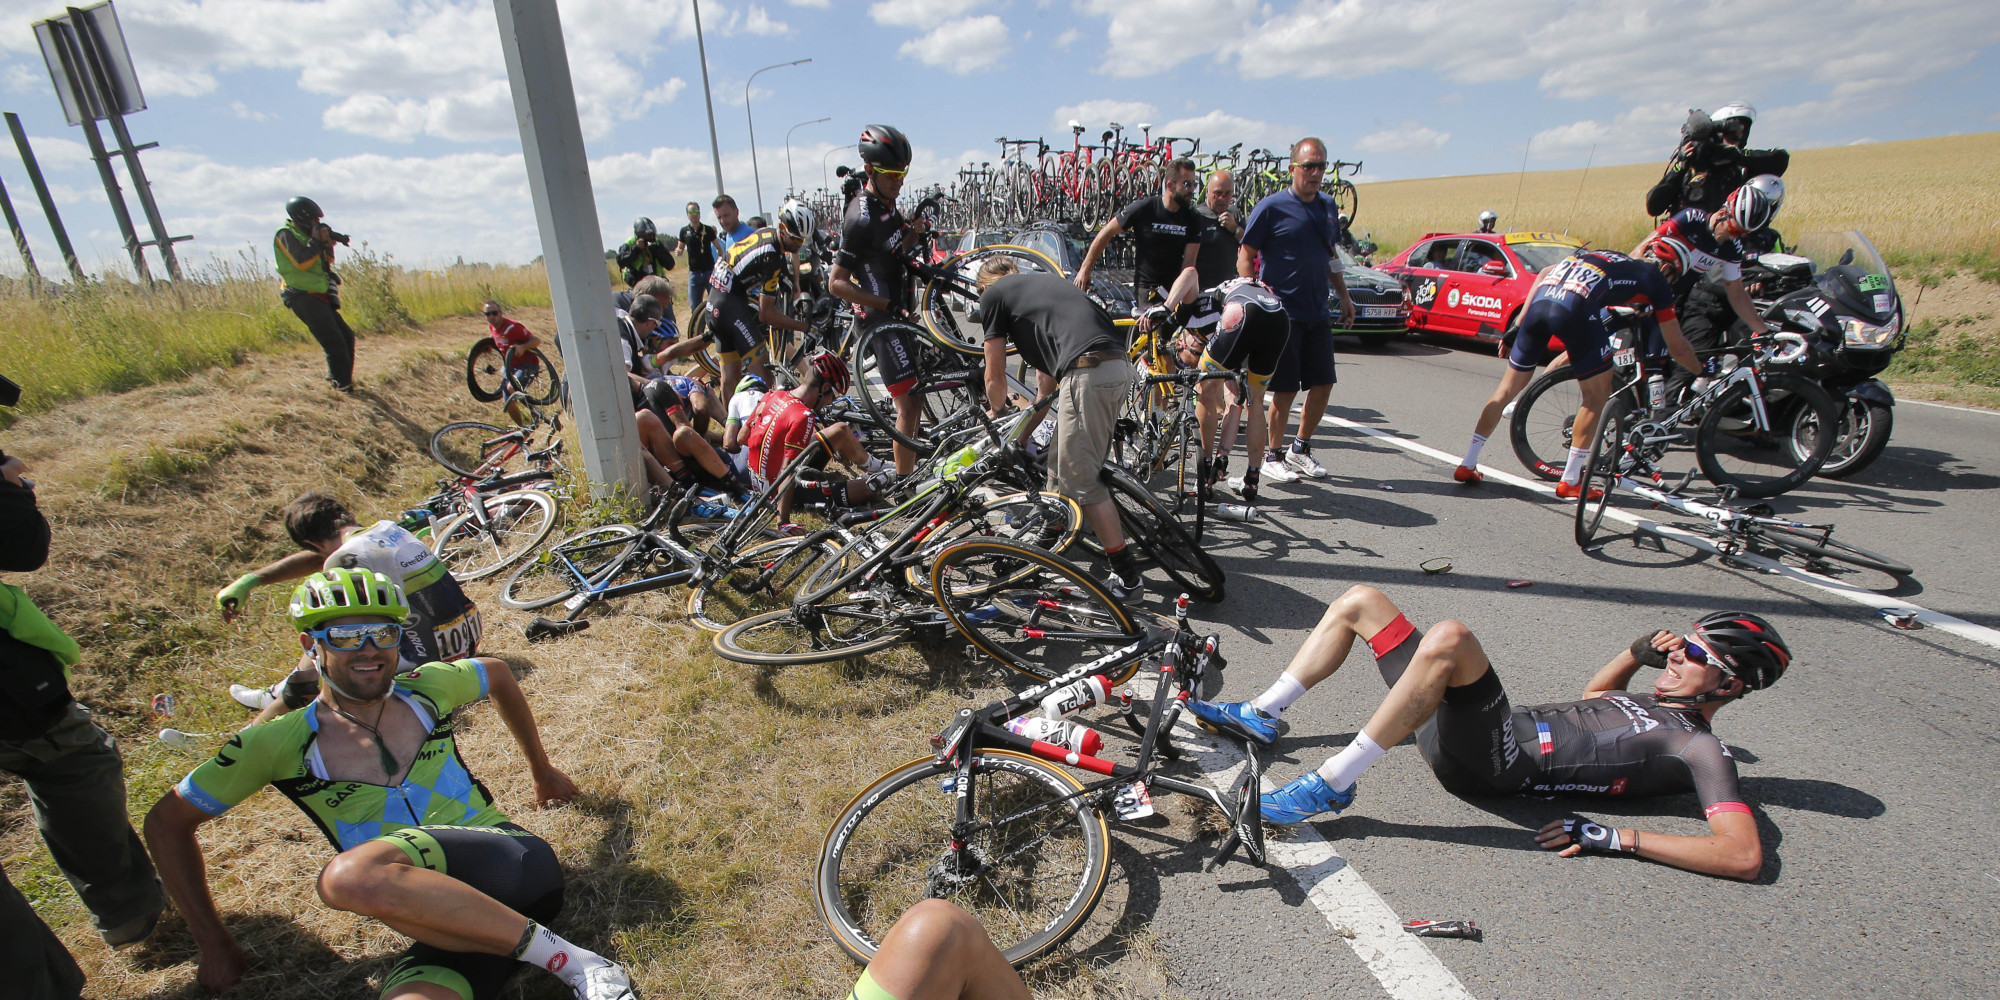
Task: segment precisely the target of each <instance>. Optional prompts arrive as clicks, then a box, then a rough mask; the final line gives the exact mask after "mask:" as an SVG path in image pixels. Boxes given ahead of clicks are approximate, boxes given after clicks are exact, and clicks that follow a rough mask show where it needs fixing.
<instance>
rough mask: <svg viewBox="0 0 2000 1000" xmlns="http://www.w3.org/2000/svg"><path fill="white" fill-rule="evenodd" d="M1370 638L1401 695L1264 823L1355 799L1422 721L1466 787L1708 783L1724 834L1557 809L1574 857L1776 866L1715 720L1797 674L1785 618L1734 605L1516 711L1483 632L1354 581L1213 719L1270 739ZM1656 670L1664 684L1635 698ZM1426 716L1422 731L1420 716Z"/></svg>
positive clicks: (1268, 799) (1749, 871) (1734, 868)
mask: <svg viewBox="0 0 2000 1000" xmlns="http://www.w3.org/2000/svg"><path fill="white" fill-rule="evenodd" d="M1356 636H1360V637H1361V638H1362V639H1363V640H1365V641H1366V642H1367V643H1368V647H1369V649H1370V650H1371V651H1373V652H1374V654H1375V665H1376V666H1377V667H1378V668H1380V669H1381V671H1382V679H1383V681H1384V682H1386V683H1387V684H1388V685H1389V696H1388V697H1386V698H1384V699H1383V700H1382V704H1381V707H1379V708H1377V709H1376V710H1375V714H1374V716H1373V717H1371V718H1370V719H1369V720H1368V725H1367V726H1366V727H1364V728H1363V729H1362V731H1361V732H1360V733H1359V734H1358V735H1356V736H1355V737H1354V742H1352V743H1350V744H1348V745H1347V748H1346V749H1344V750H1342V751H1341V752H1340V753H1338V754H1336V755H1334V756H1333V757H1331V758H1329V759H1328V760H1327V762H1326V763H1325V764H1323V765H1321V766H1320V768H1319V770H1317V771H1312V772H1309V773H1307V774H1306V775H1305V776H1304V777H1301V778H1299V779H1298V780H1296V781H1293V782H1292V783H1291V784H1289V785H1286V786H1285V787H1283V788H1280V789H1278V790H1277V791H1275V792H1272V793H1270V794H1268V795H1265V796H1264V797H1263V809H1264V818H1265V819H1267V820H1270V821H1272V822H1274V823H1298V822H1302V821H1304V820H1305V819H1307V818H1308V817H1311V816H1313V815H1315V814H1318V813H1322V812H1325V811H1327V810H1329V809H1330V810H1333V811H1335V812H1339V811H1341V810H1343V809H1345V808H1347V807H1348V806H1349V805H1350V804H1352V803H1353V802H1354V791H1355V784H1354V781H1355V778H1357V777H1359V776H1360V774H1361V772H1363V771H1365V770H1367V769H1368V766H1369V765H1370V764H1373V763H1374V762H1375V760H1376V759H1377V758H1379V757H1381V756H1382V754H1383V749H1384V748H1385V747H1392V746H1395V745H1396V744H1397V743H1399V742H1401V741H1402V739H1403V737H1405V736H1408V735H1410V734H1411V733H1412V732H1414V733H1416V736H1417V747H1418V749H1419V750H1421V751H1422V753H1423V755H1424V760H1426V761H1428V762H1429V763H1430V765H1431V770H1432V771H1434V772H1436V773H1437V777H1438V781H1439V783H1441V784H1443V785H1444V786H1445V788H1446V790H1448V791H1450V792H1452V793H1454V794H1458V795H1532V794H1550V793H1578V794H1595V795H1635V796H1636V795H1672V794H1676V793H1680V792H1688V791H1692V792H1694V793H1695V794H1696V795H1697V796H1699V797H1700V799H1701V807H1702V813H1703V815H1704V816H1706V817H1707V819H1708V824H1709V829H1710V830H1712V831H1713V833H1712V835H1710V836H1706V837H1676V836H1669V835H1667V834H1660V833H1646V834H1644V835H1643V838H1642V836H1641V831H1638V830H1632V829H1619V830H1614V829H1608V828H1605V827H1602V826H1599V825H1598V824H1596V823H1592V822H1590V821H1589V820H1586V819H1582V818H1574V819H1566V820H1556V821H1554V822H1552V823H1550V824H1548V825H1547V826H1544V827H1542V829H1541V830H1540V832H1538V833H1537V834H1536V836H1535V841H1536V843H1538V844H1540V845H1541V846H1542V847H1543V849H1545V850H1552V851H1553V850H1560V851H1561V852H1562V856H1563V857H1573V856H1575V855H1577V854H1579V853H1581V852H1584V851H1622V852H1624V853H1628V854H1637V855H1639V856H1640V857H1643V858H1648V859H1650V860H1653V861H1658V862H1661V863H1663V864H1669V865H1673V866H1674V867H1676V868H1685V869H1687V870H1689V871H1695V872H1701V873H1703V874H1706V875H1724V876H1728V877H1730V878H1739V879H1753V878H1756V877H1757V874H1758V872H1759V871H1761V870H1762V869H1763V866H1764V850H1763V846H1762V844H1761V843H1760V842H1759V841H1758V839H1757V823H1756V821H1755V820H1754V819H1752V818H1751V815H1750V807H1749V806H1748V805H1747V804H1745V803H1744V801H1743V795H1742V793H1741V792H1740V791H1738V790H1737V787H1736V760H1735V758H1733V757H1731V756H1730V754H1729V748H1728V747H1727V746H1724V745H1723V743H1722V741H1721V740H1720V739H1717V738H1716V736H1715V734H1714V733H1713V732H1711V731H1710V730H1709V722H1710V720H1711V719H1713V718H1714V716H1715V713H1716V710H1717V709H1720V708H1721V707H1722V706H1723V705H1725V704H1728V703H1729V702H1731V701H1734V700H1736V699H1737V698H1740V697H1742V696H1743V695H1744V694H1746V693H1748V692H1750V691H1759V690H1762V689H1764V688H1767V687H1770V686H1771V685H1772V684H1773V683H1776V681H1777V680H1778V678H1779V677H1782V676H1784V673H1785V667H1786V665H1787V664H1789V663H1790V662H1791V658H1792V654H1791V650H1790V649H1789V648H1788V647H1786V645H1785V641H1784V640H1783V639H1781V638H1779V637H1778V633H1777V630H1776V629H1774V628H1772V627H1771V624H1770V623H1769V622H1766V621H1765V620H1764V619H1762V618H1759V617H1758V616H1756V615H1752V614H1743V613H1738V612H1731V611H1718V612H1716V613H1714V614H1711V615H1708V616H1707V617H1705V618H1702V619H1701V620H1700V621H1698V622H1695V624H1694V631H1693V632H1692V633H1690V634H1689V635H1687V636H1685V637H1683V636H1680V635H1676V634H1674V633H1673V632H1670V631H1664V630H1662V631H1659V632H1650V633H1647V634H1646V635H1643V636H1641V637H1640V638H1639V639H1638V641H1636V642H1634V643H1633V644H1632V648H1631V649H1630V650H1627V651H1624V652H1621V653H1619V654H1618V655H1617V656H1615V657H1613V658H1612V659H1611V662H1610V663H1607V664H1605V665H1604V667H1603V668H1602V669H1600V670H1599V671H1598V672H1597V674H1596V676H1594V677H1592V678H1591V679H1590V683H1589V684H1587V685H1585V687H1584V692H1583V700H1581V701H1572V702H1564V703H1561V704H1552V705H1534V706H1531V707H1528V708H1522V709H1514V708H1512V707H1510V706H1509V704H1508V702H1507V692H1506V691H1505V690H1504V689H1502V688H1501V686H1500V678H1499V676H1498V675H1496V674H1495V673H1494V672H1493V666H1492V664H1491V663H1490V662H1488V661H1487V659H1486V652H1485V650H1483V649H1481V648H1480V646H1479V641H1478V640H1477V639H1475V638H1473V636H1472V630H1471V629H1468V628H1466V627H1465V626H1464V625H1463V624H1461V623H1459V622H1455V621H1444V622H1439V623H1438V624H1437V626H1436V627H1434V628H1432V629H1431V631H1430V633H1429V634H1424V633H1420V632H1418V631H1417V630H1416V629H1415V628H1413V627H1411V625H1410V620H1409V619H1408V618H1405V617H1403V613H1402V612H1401V611H1398V610H1397V609H1396V606H1395V605H1394V604H1391V603H1390V602H1389V598H1387V597H1386V596H1384V595H1383V594H1382V592H1381V591H1379V590H1376V589H1375V588H1373V587H1353V588H1350V589H1349V590H1348V591H1347V593H1345V594H1342V595H1341V596H1340V597H1338V598H1336V599H1335V600H1334V602H1333V603H1332V604H1331V605H1329V606H1328V607H1327V609H1326V614H1325V616H1324V617H1322V618H1321V619H1320V622H1319V625H1318V626H1317V627H1316V628H1314V629H1313V632H1312V635H1311V636H1309V637H1307V639H1306V642H1305V645H1304V646H1302V647H1300V648H1299V652H1298V654H1297V655H1295V656H1293V657H1292V662H1291V665H1290V666H1287V667H1286V668H1285V673H1284V674H1283V675H1282V676H1280V677H1279V678H1278V680H1277V681H1276V683H1273V684H1272V685H1271V687H1270V689H1269V690H1267V691H1265V692H1264V693H1263V694H1261V695H1259V696H1257V698H1256V699H1255V700H1253V701H1247V702H1235V703H1229V704H1221V703H1214V702H1202V701H1195V702H1191V703H1190V704H1189V706H1188V707H1189V709H1190V710H1191V711H1193V712H1194V714H1195V717H1196V718H1198V719H1200V720H1201V721H1202V722H1203V723H1204V724H1205V725H1207V726H1209V727H1210V728H1214V729H1218V730H1227V731H1228V732H1231V733H1235V734H1239V735H1241V736H1243V737H1244V738H1246V739H1250V740H1255V741H1256V742H1258V743H1266V744H1268V743H1270V742H1271V741H1272V740H1273V739H1274V738H1276V736H1277V731H1278V716H1279V715H1280V714H1282V713H1283V712H1284V710H1285V709H1286V708H1288V707H1290V705H1291V704H1292V703H1293V702H1294V701H1296V700H1298V698H1299V697H1300V696H1301V695H1303V694H1305V693H1306V691H1307V690H1308V689H1309V688H1311V687H1312V686H1313V685H1315V684H1318V683H1319V682H1321V681H1323V680H1325V679H1327V678H1328V677H1331V676H1333V672H1334V671H1335V670H1338V669H1339V668H1340V664H1341V662H1342V661H1343V660H1345V659H1347V653H1348V650H1349V649H1350V648H1351V647H1352V646H1353V644H1354V639H1355V637H1356ZM1641 666H1650V667H1655V668H1658V669H1660V671H1661V673H1660V678H1659V680H1658V681H1657V682H1655V683H1654V685H1653V690H1652V691H1651V692H1649V693H1645V694H1627V693H1626V685H1628V684H1629V683H1631V680H1632V675H1633V674H1635V673H1637V672H1638V670H1639V668H1640V667H1641ZM1420 726H1421V727H1422V728H1421V729H1420V728H1418V727H1420Z"/></svg>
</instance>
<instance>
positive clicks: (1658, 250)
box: [1639, 236, 1694, 285]
mask: <svg viewBox="0 0 2000 1000" xmlns="http://www.w3.org/2000/svg"><path fill="white" fill-rule="evenodd" d="M1639 256H1640V257H1643V258H1645V259H1646V260H1650V261H1652V262H1653V263H1654V264H1656V265H1658V266H1659V268H1660V273H1661V274H1663V275H1665V276H1666V279H1667V284H1670V285H1671V284H1673V283H1674V282H1677V281H1679V280H1681V275H1683V274H1686V273H1687V269H1688V260H1689V258H1691V257H1693V256H1694V251H1693V250H1692V249H1690V248H1689V247H1688V245H1687V244H1685V243H1682V242H1681V241H1679V240H1677V239H1674V238H1673V237H1671V236H1655V237H1653V238H1652V239H1650V240H1647V241H1646V245H1645V246H1643V247H1640V248H1639Z"/></svg>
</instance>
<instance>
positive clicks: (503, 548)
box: [431, 490, 557, 583]
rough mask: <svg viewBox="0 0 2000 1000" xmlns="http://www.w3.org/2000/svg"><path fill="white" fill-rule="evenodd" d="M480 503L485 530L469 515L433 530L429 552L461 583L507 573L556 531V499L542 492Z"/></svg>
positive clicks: (505, 495) (519, 493)
mask: <svg viewBox="0 0 2000 1000" xmlns="http://www.w3.org/2000/svg"><path fill="white" fill-rule="evenodd" d="M484 503H485V506H486V521H487V523H486V526H485V527H482V526H481V525H480V523H479V519H478V518H477V517H474V516H473V515H472V513H471V512H470V511H468V512H466V513H464V514H460V515H458V516H457V517H454V518H451V519H450V520H448V521H446V522H445V523H443V524H440V525H438V526H437V527H435V528H433V529H431V552H432V553H433V554H435V555H436V556H437V557H438V559H439V560H440V561H442V562H443V563H444V565H445V568H446V569H449V570H451V575H452V576H453V577H456V578H457V579H458V580H459V582H461V583H463V582H465V581H467V580H479V579H484V578H485V577H489V576H492V575H493V574H495V573H498V572H500V571H501V570H503V569H505V568H507V567H508V566H509V565H511V564H513V562H514V561H515V560H517V559H520V558H522V557H524V556H526V555H527V554H528V553H530V552H533V551H535V549H537V548H539V547H540V546H541V544H542V541H543V540H544V539H546V538H548V537H549V532H551V531H554V530H555V527H556V517H557V515H556V499H555V498H554V497H552V496H549V495H548V494H547V493H544V492H542V491H541V490H515V491H513V492H511V493H502V494H500V495H498V496H494V497H488V498H487V499H486V500H485V501H484Z"/></svg>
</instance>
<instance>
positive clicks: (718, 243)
mask: <svg viewBox="0 0 2000 1000" xmlns="http://www.w3.org/2000/svg"><path fill="white" fill-rule="evenodd" d="M710 204H711V206H712V207H714V209H715V228H716V236H715V254H714V256H715V259H716V260H721V259H722V258H723V257H725V256H727V255H728V253H729V247H730V245H731V244H733V243H735V242H736V241H737V240H740V239H742V238H743V237H745V236H748V235H750V234H751V233H754V232H756V231H757V227H755V226H752V225H751V224H749V223H747V222H744V221H743V215H742V213H741V212H739V211H737V209H736V199H734V198H731V197H730V196H728V195H726V194H719V195H716V196H715V201H713V202H711V203H710Z"/></svg>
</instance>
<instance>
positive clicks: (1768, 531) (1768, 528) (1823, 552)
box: [1757, 525, 1916, 579]
mask: <svg viewBox="0 0 2000 1000" xmlns="http://www.w3.org/2000/svg"><path fill="white" fill-rule="evenodd" d="M1757 531H1758V533H1759V534H1760V535H1762V536H1763V538H1764V540H1765V541H1766V542H1769V543H1770V544H1772V545H1775V546H1777V547H1778V548H1781V549H1784V550H1785V551H1787V552H1790V553H1793V554H1795V555H1799V556H1802V557H1804V558H1806V559H1812V560H1827V559H1831V560H1833V561H1834V562H1843V563H1846V564H1848V565H1849V566H1855V567H1859V568H1861V569H1872V570H1874V571H1876V572H1878V573H1887V574H1889V575H1890V576H1893V577H1896V578H1898V579H1902V578H1905V577H1909V576H1912V575H1914V574H1915V573H1916V570H1915V569H1912V568H1911V567H1910V565H1909V564H1908V563H1905V562H1902V561H1901V560H1897V559H1891V558H1889V557H1888V556H1885V555H1883V554H1881V553H1879V552H1870V551H1869V550H1867V549H1864V548H1862V547H1860V546H1858V545H1849V544H1847V543H1846V542H1836V541H1834V540H1833V539H1831V538H1829V539H1827V540H1826V541H1824V542H1821V541H1820V538H1819V533H1818V532H1807V531H1798V530H1795V529H1792V528H1781V527H1778V526H1776V525H1759V526H1758V528H1757Z"/></svg>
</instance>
